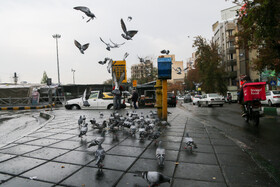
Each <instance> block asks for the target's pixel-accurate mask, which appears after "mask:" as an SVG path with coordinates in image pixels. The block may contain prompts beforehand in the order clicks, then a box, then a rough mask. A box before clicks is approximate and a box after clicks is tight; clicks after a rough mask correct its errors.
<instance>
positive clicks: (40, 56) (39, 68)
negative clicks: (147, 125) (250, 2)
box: [0, 0, 234, 84]
mask: <svg viewBox="0 0 280 187" xmlns="http://www.w3.org/2000/svg"><path fill="white" fill-rule="evenodd" d="M0 5H1V6H0V23H1V30H0V33H1V42H0V64H1V68H0V83H3V82H12V77H13V73H14V72H17V74H18V76H19V82H21V81H27V82H29V83H39V82H40V81H41V79H42V77H43V72H44V71H46V73H47V75H48V77H50V78H52V80H53V82H54V83H57V82H58V80H57V61H56V44H55V39H54V38H53V37H52V35H53V34H56V33H57V34H60V35H61V38H60V39H59V40H58V45H59V46H58V47H59V65H60V81H61V83H62V84H71V83H73V78H72V75H73V74H72V72H71V68H73V69H75V70H76V72H75V82H76V83H78V84H94V83H103V81H105V80H107V79H110V78H111V77H110V76H111V75H110V74H109V73H108V72H107V70H106V65H103V66H102V65H100V64H98V61H100V60H103V59H104V58H105V57H110V58H112V59H114V60H121V59H122V58H123V55H124V54H125V52H128V53H129V56H128V58H127V71H128V77H130V67H131V65H133V64H137V63H139V60H138V58H137V55H139V56H140V57H146V56H149V57H152V58H154V65H155V66H156V64H157V63H156V58H157V57H158V55H160V51H161V50H162V49H168V50H170V51H171V54H175V57H176V60H177V61H181V60H183V61H184V63H185V62H186V59H187V58H189V57H191V53H192V52H193V51H194V49H193V48H192V43H193V37H194V36H198V35H201V36H203V37H204V38H206V39H208V40H209V39H210V38H211V37H212V35H213V33H212V24H213V23H215V22H216V21H219V20H220V19H221V18H220V17H221V16H220V12H221V10H223V9H226V8H229V7H232V6H234V4H232V3H231V1H227V2H226V1H225V0H79V1H77V0H6V1H4V0H0ZM75 6H87V7H89V8H90V10H91V11H92V12H93V13H94V14H95V15H96V17H97V19H94V20H91V21H90V22H88V23H86V20H87V19H86V18H85V19H82V16H84V17H86V16H85V14H84V13H82V12H81V11H77V10H74V9H73V7H75ZM128 16H131V17H132V18H133V19H132V20H131V21H130V22H128V21H127V17H128ZM121 18H123V19H124V21H125V23H126V27H127V29H128V30H138V33H137V34H136V35H135V37H134V38H133V40H132V41H127V40H125V39H124V38H122V37H121V34H122V29H121V24H120V19H121ZM188 36H190V38H188ZM99 37H102V38H103V40H105V41H109V38H111V39H112V41H114V42H116V43H122V42H126V43H125V44H124V45H123V46H121V47H120V48H116V49H112V50H111V51H107V50H106V49H105V48H106V46H105V45H104V44H103V43H101V41H100V40H99ZM74 39H76V40H77V41H79V42H80V43H81V44H85V43H90V45H89V48H88V49H87V50H86V51H85V54H81V53H80V52H79V50H78V49H77V48H76V47H75V45H74Z"/></svg>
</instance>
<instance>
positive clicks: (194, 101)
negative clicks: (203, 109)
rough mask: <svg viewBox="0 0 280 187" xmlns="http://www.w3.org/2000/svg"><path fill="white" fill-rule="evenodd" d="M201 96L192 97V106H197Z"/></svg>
mask: <svg viewBox="0 0 280 187" xmlns="http://www.w3.org/2000/svg"><path fill="white" fill-rule="evenodd" d="M201 97H202V96H201V95H195V96H193V97H192V104H193V105H196V104H197V102H198V101H199V100H200V99H201Z"/></svg>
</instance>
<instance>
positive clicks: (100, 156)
mask: <svg viewBox="0 0 280 187" xmlns="http://www.w3.org/2000/svg"><path fill="white" fill-rule="evenodd" d="M105 154H106V152H105V150H104V149H103V147H102V146H101V144H98V148H97V150H96V151H95V160H96V165H97V167H98V168H99V170H102V168H103V164H102V162H103V160H104V159H105Z"/></svg>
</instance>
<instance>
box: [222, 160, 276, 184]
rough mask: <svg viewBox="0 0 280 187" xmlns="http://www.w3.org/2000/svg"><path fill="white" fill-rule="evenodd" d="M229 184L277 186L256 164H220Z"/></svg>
mask: <svg viewBox="0 0 280 187" xmlns="http://www.w3.org/2000/svg"><path fill="white" fill-rule="evenodd" d="M222 168H223V170H224V172H225V178H226V179H227V181H229V183H230V184H229V185H231V186H279V185H277V184H276V183H275V181H274V180H273V179H272V178H270V177H269V176H268V175H267V173H265V172H264V171H262V170H260V168H259V167H258V166H256V165H253V166H248V165H247V164H246V167H229V166H222Z"/></svg>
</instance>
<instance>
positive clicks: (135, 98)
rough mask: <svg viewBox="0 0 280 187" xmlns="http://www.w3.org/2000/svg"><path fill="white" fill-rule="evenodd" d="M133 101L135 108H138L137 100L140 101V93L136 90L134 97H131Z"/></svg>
mask: <svg viewBox="0 0 280 187" xmlns="http://www.w3.org/2000/svg"><path fill="white" fill-rule="evenodd" d="M131 100H132V102H133V106H134V108H135V109H137V108H138V107H137V105H136V102H137V101H138V93H137V91H136V90H133V93H132V98H131Z"/></svg>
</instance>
